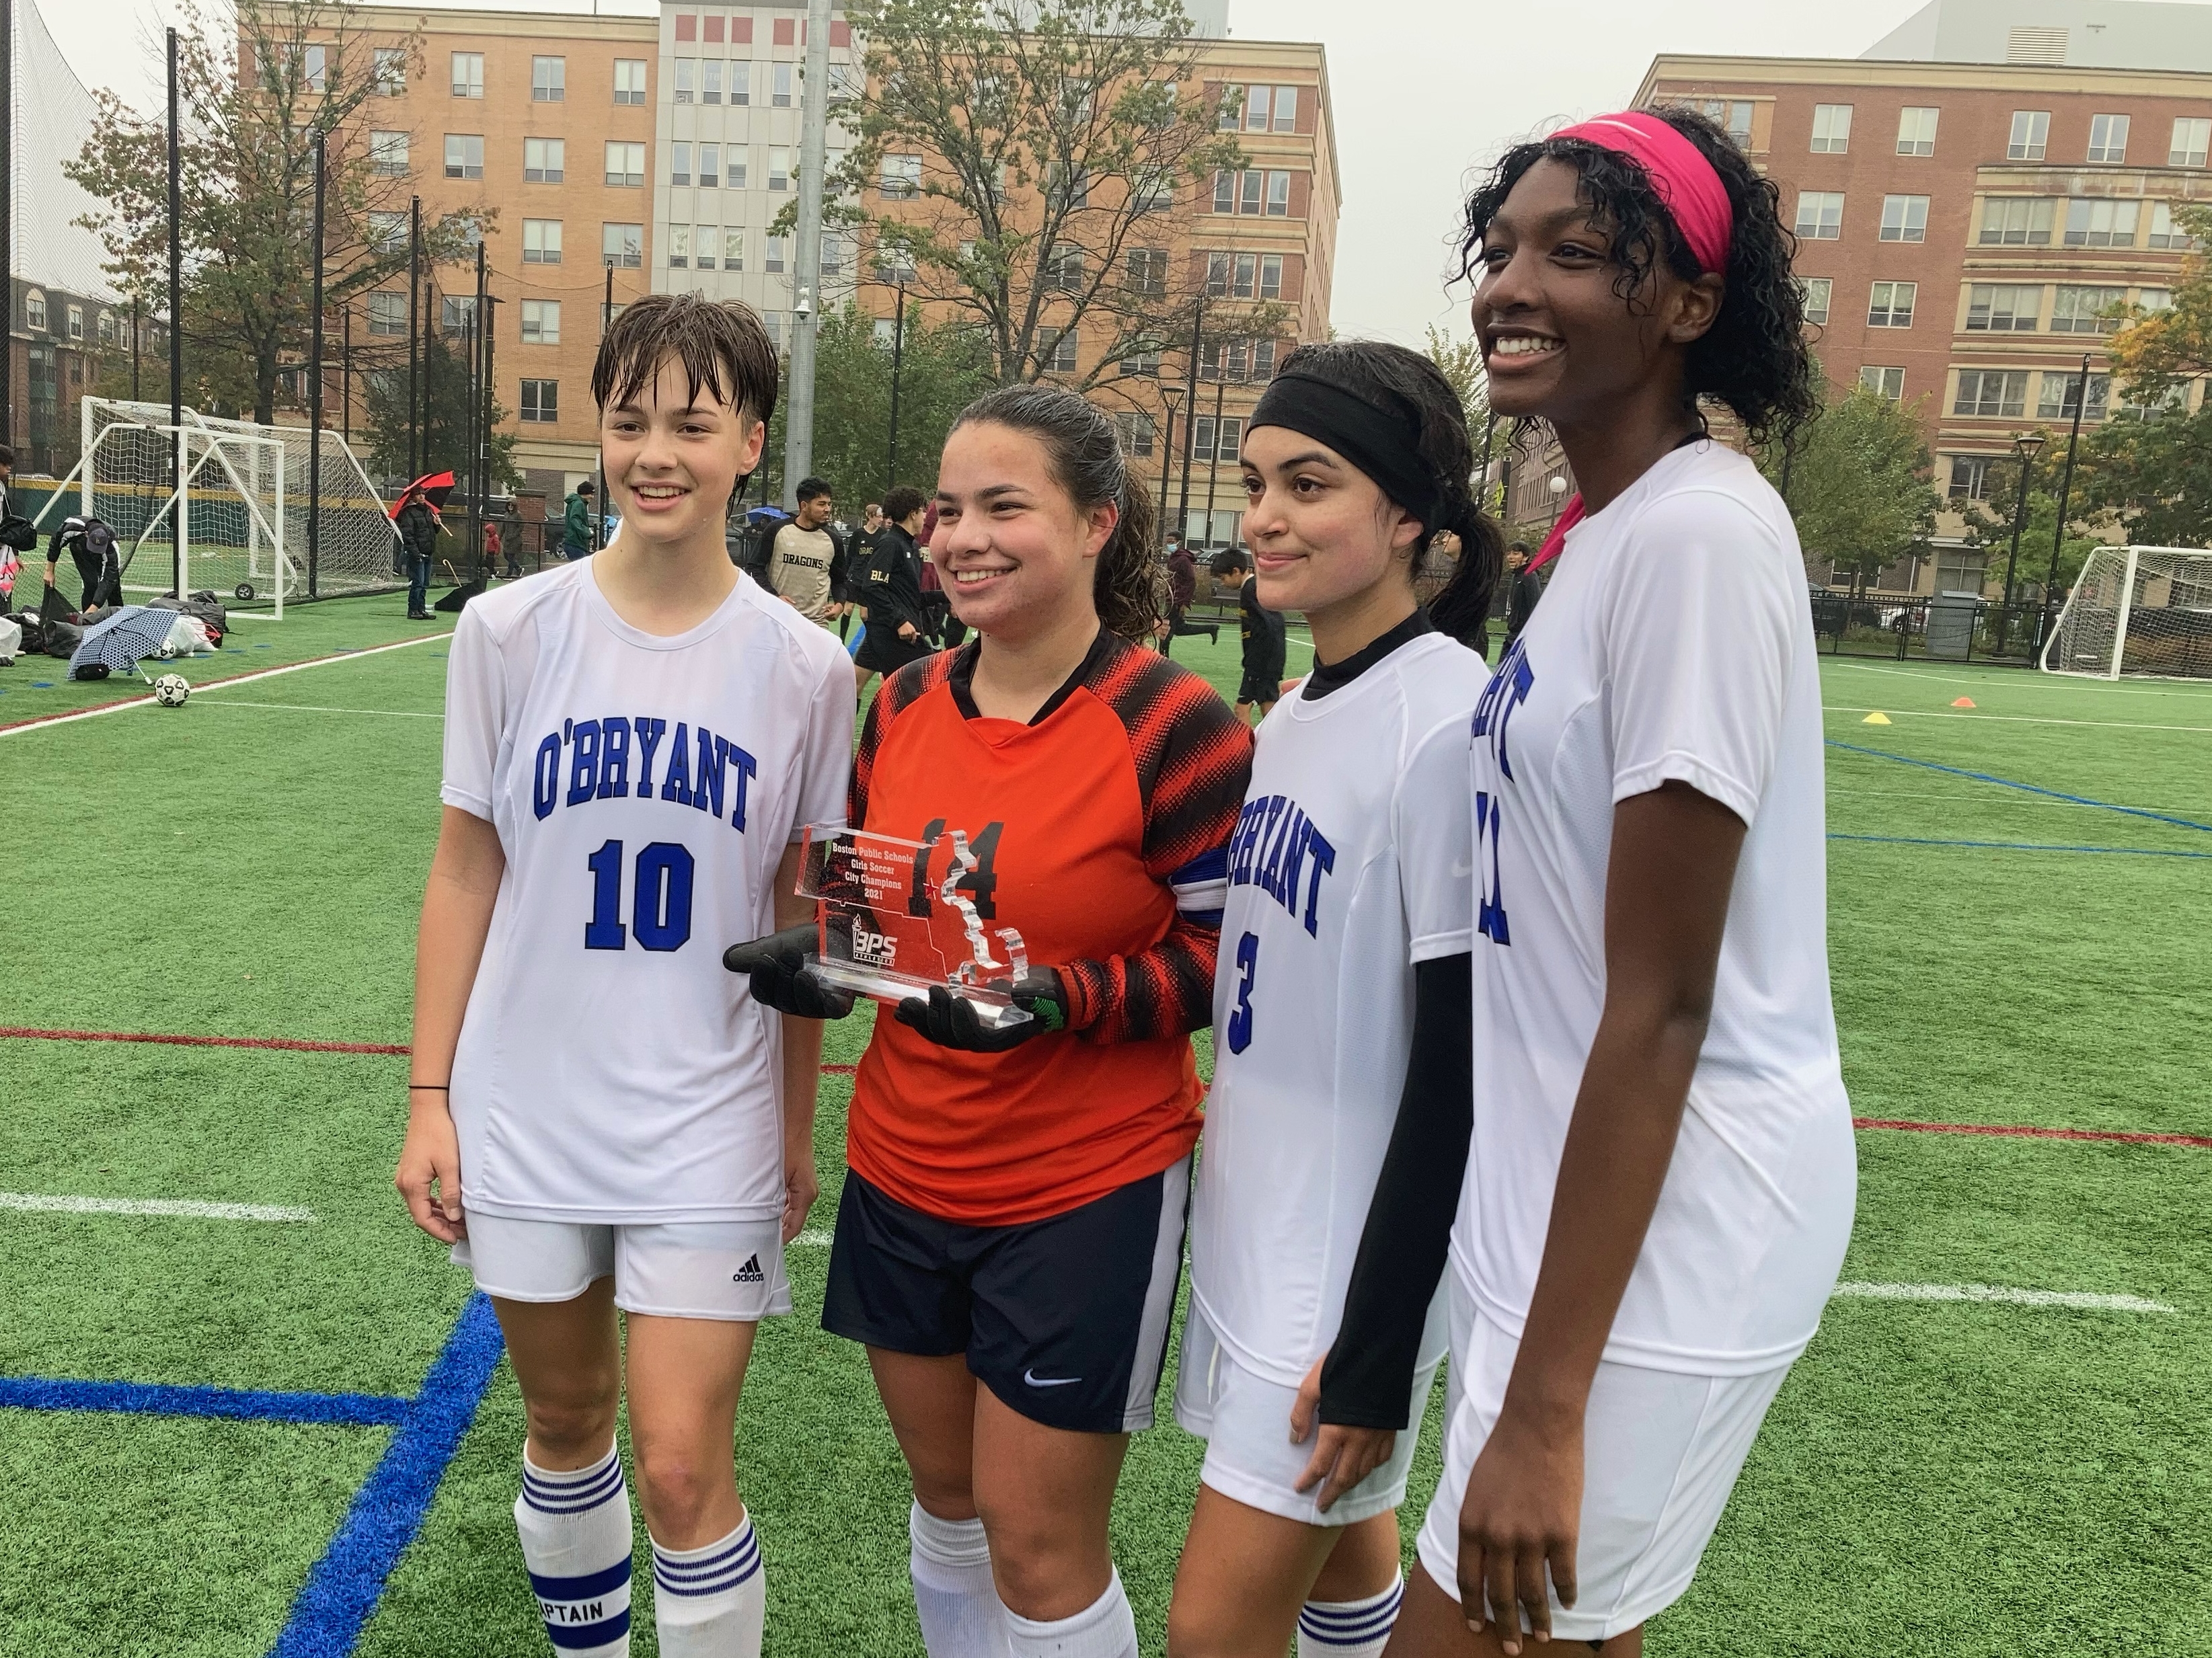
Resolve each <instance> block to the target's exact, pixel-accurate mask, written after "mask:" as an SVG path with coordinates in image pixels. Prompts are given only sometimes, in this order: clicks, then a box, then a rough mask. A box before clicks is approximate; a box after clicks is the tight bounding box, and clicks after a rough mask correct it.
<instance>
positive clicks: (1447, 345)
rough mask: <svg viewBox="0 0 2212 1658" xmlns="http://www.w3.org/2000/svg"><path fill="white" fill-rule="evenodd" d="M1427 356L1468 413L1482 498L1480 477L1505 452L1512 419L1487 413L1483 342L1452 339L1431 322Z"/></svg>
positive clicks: (1487, 381) (1478, 495) (1477, 493)
mask: <svg viewBox="0 0 2212 1658" xmlns="http://www.w3.org/2000/svg"><path fill="white" fill-rule="evenodd" d="M1427 332H1428V341H1429V343H1428V358H1429V361H1431V362H1432V363H1434V364H1436V366H1437V372H1438V373H1439V374H1442V375H1443V377H1444V379H1445V380H1449V382H1450V383H1451V389H1452V390H1453V391H1454V392H1457V393H1458V394H1459V404H1460V407H1461V408H1462V410H1465V411H1466V413H1467V441H1468V447H1469V448H1471V449H1473V450H1474V472H1475V498H1476V499H1477V500H1478V501H1482V500H1484V499H1485V497H1484V495H1483V490H1482V478H1483V474H1484V471H1486V468H1487V467H1488V466H1489V465H1490V463H1491V462H1492V461H1493V460H1496V459H1498V458H1499V457H1501V456H1503V455H1504V453H1505V451H1506V448H1507V446H1509V445H1510V443H1511V442H1512V440H1513V426H1514V422H1511V421H1493V420H1492V418H1491V415H1490V375H1489V373H1488V371H1487V370H1486V368H1485V367H1483V361H1482V342H1481V341H1480V340H1478V339H1464V340H1455V339H1454V338H1452V337H1451V336H1450V335H1449V334H1447V333H1446V332H1444V331H1443V330H1442V329H1440V328H1438V327H1437V325H1435V324H1434V323H1431V324H1430V325H1429V326H1428V330H1427Z"/></svg>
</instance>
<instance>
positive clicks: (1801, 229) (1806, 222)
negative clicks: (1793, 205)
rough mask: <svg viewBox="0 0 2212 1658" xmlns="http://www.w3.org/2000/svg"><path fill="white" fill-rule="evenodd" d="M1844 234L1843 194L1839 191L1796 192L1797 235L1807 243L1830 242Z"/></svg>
mask: <svg viewBox="0 0 2212 1658" xmlns="http://www.w3.org/2000/svg"><path fill="white" fill-rule="evenodd" d="M1843 234H1844V192H1843V191H1840V190H1801V191H1798V192H1797V235H1798V238H1799V240H1803V241H1808V242H1832V241H1835V240H1838V239H1839V238H1840V237H1841V236H1842V235H1843Z"/></svg>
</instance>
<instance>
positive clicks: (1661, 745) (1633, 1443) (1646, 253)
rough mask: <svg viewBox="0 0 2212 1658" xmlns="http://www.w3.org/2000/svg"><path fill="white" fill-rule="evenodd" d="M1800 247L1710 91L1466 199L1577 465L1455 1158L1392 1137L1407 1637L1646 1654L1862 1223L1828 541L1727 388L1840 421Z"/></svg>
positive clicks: (1509, 663) (1504, 736)
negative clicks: (1823, 623) (1758, 457)
mask: <svg viewBox="0 0 2212 1658" xmlns="http://www.w3.org/2000/svg"><path fill="white" fill-rule="evenodd" d="M1466 252H1467V264H1468V270H1469V271H1470V272H1471V273H1472V275H1473V276H1474V282H1475V291H1474V313H1473V320H1474V328H1475V331H1476V334H1477V336H1478V337H1479V338H1480V343H1481V346H1482V349H1483V352H1484V355H1485V361H1486V367H1487V369H1488V377H1489V386H1490V397H1491V404H1492V408H1493V409H1495V410H1497V411H1498V413H1499V414H1501V415H1504V416H1508V417H1511V418H1516V419H1541V420H1546V421H1548V422H1550V423H1551V425H1552V427H1553V430H1554V431H1556V432H1557V434H1559V442H1560V444H1561V446H1562V447H1563V448H1564V449H1565V452H1566V456H1567V459H1568V460H1569V462H1570V463H1571V465H1572V466H1573V469H1574V474H1575V477H1576V479H1577V482H1578V483H1579V484H1580V486H1581V494H1580V495H1577V496H1576V497H1575V498H1574V500H1573V501H1571V502H1570V503H1569V504H1568V507H1567V509H1566V511H1565V513H1564V514H1563V515H1562V516H1561V519H1560V521H1559V528H1558V529H1557V530H1556V531H1554V532H1553V535H1552V537H1551V538H1550V539H1549V540H1548V541H1547V543H1546V544H1545V547H1544V549H1543V550H1542V552H1541V554H1540V555H1539V557H1538V560H1537V562H1538V564H1539V565H1541V564H1544V563H1547V562H1548V563H1552V564H1553V566H1554V574H1553V576H1552V579H1551V583H1550V586H1549V587H1548V588H1547V591H1546V592H1545V595H1544V598H1543V602H1542V603H1541V604H1539V605H1537V607H1536V608H1535V610H1534V614H1533V615H1531V616H1530V617H1529V618H1528V623H1527V625H1526V626H1525V627H1524V628H1523V629H1522V630H1521V632H1520V633H1519V635H1517V636H1516V639H1515V640H1514V641H1513V643H1512V645H1511V647H1510V648H1509V649H1508V651H1507V653H1506V654H1505V656H1504V659H1503V660H1502V661H1501V662H1500V663H1499V665H1498V671H1497V673H1496V674H1495V675H1494V676H1493V677H1492V679H1491V680H1490V682H1489V684H1488V685H1487V687H1486V689H1485V690H1484V692H1483V695H1482V697H1481V700H1480V702H1479V703H1478V704H1477V705H1476V708H1475V711H1474V719H1473V720H1472V722H1471V731H1472V735H1473V739H1474V752H1473V756H1472V768H1471V769H1472V777H1471V779H1470V780H1469V785H1470V788H1471V793H1472V817H1473V821H1474V835H1473V836H1472V838H1471V839H1470V840H1468V841H1464V842H1462V844H1461V845H1460V846H1459V847H1457V848H1456V854H1455V855H1456V856H1457V857H1458V858H1459V859H1461V860H1462V861H1463V862H1467V863H1471V864H1472V865H1473V866H1474V871H1475V881H1476V884H1477V890H1476V895H1475V897H1476V902H1475V905H1474V933H1475V938H1474V947H1473V991H1474V995H1473V1002H1472V1005H1473V1013H1474V1029H1473V1032H1472V1041H1473V1046H1474V1052H1475V1053H1477V1054H1480V1064H1479V1065H1477V1066H1474V1072H1473V1078H1474V1088H1473V1125H1472V1135H1471V1140H1470V1143H1469V1149H1468V1152H1467V1156H1466V1175H1465V1180H1464V1183H1463V1188H1462V1189H1458V1190H1455V1191H1453V1192H1451V1193H1446V1192H1445V1191H1444V1190H1443V1189H1442V1187H1441V1184H1440V1183H1439V1182H1438V1181H1437V1180H1436V1179H1435V1178H1434V1177H1433V1173H1434V1171H1433V1169H1423V1168H1422V1167H1420V1166H1419V1160H1418V1159H1415V1160H1409V1163H1408V1164H1407V1166H1405V1167H1400V1166H1399V1165H1398V1151H1399V1149H1400V1148H1399V1147H1398V1145H1395V1143H1394V1145H1393V1147H1392V1156H1391V1160H1390V1165H1389V1166H1387V1167H1386V1168H1385V1170H1384V1172H1383V1177H1382V1180H1381V1182H1380V1189H1379V1190H1378V1193H1377V1197H1376V1204H1377V1205H1378V1206H1381V1205H1383V1204H1384V1203H1385V1202H1386V1201H1388V1202H1389V1203H1390V1204H1391V1205H1392V1206H1394V1207H1395V1208H1397V1209H1399V1210H1401V1212H1403V1213H1404V1214H1405V1215H1406V1216H1407V1217H1412V1216H1413V1215H1414V1214H1415V1213H1416V1212H1418V1215H1419V1219H1418V1220H1415V1219H1412V1218H1408V1219H1407V1222H1406V1226H1407V1232H1408V1234H1409V1236H1415V1237H1418V1238H1426V1237H1432V1236H1436V1235H1437V1234H1439V1233H1441V1232H1442V1231H1443V1224H1444V1223H1443V1217H1444V1216H1445V1215H1446V1214H1448V1213H1449V1212H1450V1211H1451V1210H1452V1209H1453V1208H1454V1207H1455V1206H1456V1207H1457V1210H1458V1214H1457V1218H1456V1220H1455V1221H1454V1222H1452V1223H1451V1225H1450V1229H1449V1230H1450V1246H1449V1257H1450V1260H1451V1265H1452V1268H1453V1270H1452V1272H1451V1273H1450V1274H1449V1291H1450V1309H1449V1311H1450V1326H1451V1355H1452V1363H1451V1371H1450V1376H1451V1383H1452V1388H1451V1391H1452V1394H1453V1395H1454V1397H1453V1402H1452V1413H1451V1422H1450V1427H1449V1431H1448V1434H1447V1439H1446V1444H1445V1448H1444V1473H1443V1479H1442V1481H1441V1483H1440V1484H1439V1485H1438V1488H1437V1495H1436V1499H1435V1501H1434V1502H1433V1503H1432V1504H1431V1507H1430V1509H1429V1512H1428V1516H1427V1519H1426V1521H1425V1523H1424V1525H1423V1527H1422V1529H1421V1533H1420V1540H1419V1559H1420V1564H1421V1567H1422V1570H1421V1571H1420V1572H1419V1573H1418V1574H1416V1576H1415V1579H1414V1582H1413V1583H1412V1584H1411V1585H1409V1587H1408V1588H1407V1594H1406V1599H1405V1606H1404V1608H1403V1611H1402V1613H1401V1617H1400V1619H1399V1623H1398V1627H1397V1630H1396V1631H1395V1634H1394V1636H1393V1637H1392V1641H1391V1644H1390V1647H1389V1651H1390V1652H1391V1653H1392V1654H1394V1655H1399V1658H1411V1655H1424V1658H1425V1655H1437V1658H1445V1655H1454V1658H1457V1655H1478V1654H1479V1655H1486V1658H1495V1655H1499V1654H1504V1655H1515V1654H1518V1653H1520V1652H1522V1650H1523V1649H1524V1646H1525V1644H1526V1643H1527V1642H1528V1639H1529V1638H1530V1637H1532V1636H1533V1637H1534V1639H1536V1640H1538V1641H1558V1640H1561V1639H1565V1640H1570V1641H1572V1642H1575V1643H1587V1644H1588V1645H1589V1646H1590V1647H1598V1646H1602V1647H1603V1648H1604V1649H1605V1650H1606V1652H1607V1655H1608V1658H1613V1655H1616V1654H1624V1653H1625V1654H1628V1655H1634V1654H1635V1653H1637V1652H1638V1651H1640V1650H1641V1649H1642V1631H1643V1625H1644V1622H1645V1620H1647V1619H1650V1617H1651V1616H1652V1615H1653V1614H1654V1613H1656V1612H1659V1611H1661V1610H1662V1608H1664V1607H1665V1606H1668V1605H1669V1604H1671V1603H1672V1602H1673V1601H1674V1600H1676V1599H1677V1598H1678V1597H1680V1595H1681V1594H1682V1593H1683V1592H1684V1591H1685V1590H1686V1588H1688V1587H1689V1585H1690V1582H1691V1578H1692V1575H1693V1574H1694V1572H1695V1571H1696V1570H1697V1566H1698V1562H1699V1557H1700V1556H1701V1554H1702V1553H1703V1552H1704V1549H1705V1544H1706V1541H1707V1540H1709V1539H1710V1538H1711V1535H1712V1532H1713V1528H1714V1527H1715V1525H1716V1524H1717V1522H1718V1521H1719V1518H1720V1515H1721V1511H1722V1509H1723V1507H1724V1506H1725V1505H1726V1503H1727V1501H1728V1497H1729V1491H1730V1490H1731V1489H1732V1488H1733V1486H1734V1485H1735V1479H1736V1476H1737V1474H1738V1473H1739V1472H1740V1471H1741V1468H1742V1467H1743V1464H1744V1460H1745V1458H1746V1456H1747V1455H1748V1454H1749V1452H1750V1449H1751V1446H1752V1443H1753V1440H1754V1438H1755V1437H1756V1436H1757V1434H1758V1431H1759V1424H1760V1422H1761V1421H1762V1420H1763V1419H1764V1418H1765V1413H1766V1410H1767V1407H1768V1406H1769V1405H1770V1404H1771V1402H1772V1401H1773V1399H1774V1397H1775V1394H1777V1392H1778V1390H1779V1389H1780V1388H1781V1386H1782V1383H1783V1381H1784V1377H1785V1376H1787V1375H1788V1374H1789V1370H1790V1364H1791V1363H1792V1362H1793V1361H1794V1360H1795V1359H1796V1357H1797V1355H1798V1354H1799V1353H1800V1352H1802V1351H1803V1350H1804V1347H1805V1345H1806V1343H1807V1342H1808V1340H1809V1339H1811V1337H1812V1335H1813V1333H1814V1329H1815V1328H1816V1327H1818V1325H1819V1322H1820V1311H1821V1309H1822V1307H1823V1306H1824V1305H1825V1303H1826V1300H1827V1297H1828V1295H1829V1292H1830V1291H1831V1290H1832V1288H1833V1286H1834V1284H1835V1279H1836V1274H1837V1271H1838V1267H1839V1266H1840V1265H1841V1263H1842V1260H1843V1254H1844V1244H1845V1242H1846V1241H1847V1240H1848V1238H1849V1236H1850V1225H1851V1214H1852V1208H1853V1205H1854V1202H1855V1197H1856V1187H1857V1173H1856V1166H1855V1154H1854V1148H1853V1144H1852V1137H1851V1123H1850V1103H1849V1101H1848V1100H1847V1099H1846V1097H1845V1096H1844V1085H1843V1078H1842V1074H1841V1072H1840V1069H1839V1067H1838V1058H1837V1048H1836V1027H1835V1018H1834V1015H1833V1012H1832V1009H1831V1005H1830V1000H1829V988H1828V965H1827V948H1826V890H1825V870H1826V846H1825V841H1826V825H1825V822H1824V817H1823V811H1824V802H1823V785H1822V775H1821V746H1820V744H1821V726H1820V681H1819V675H1818V669H1817V659H1816V657H1815V655H1814V638H1813V629H1812V619H1811V616H1810V613H1809V610H1808V604H1807V600H1806V593H1805V578H1804V567H1803V562H1802V557H1801V555H1800V553H1799V550H1798V545H1797V537H1796V531H1795V530H1794V529H1793V527H1792V526H1791V524H1790V515H1789V513H1788V511H1787V510H1786V509H1785V508H1784V506H1783V504H1782V501H1780V499H1779V498H1778V496H1777V495H1775V493H1774V491H1773V490H1772V489H1770V488H1769V487H1768V486H1767V484H1766V483H1765V480H1764V479H1763V478H1761V477H1760V476H1759V472H1758V471H1757V470H1756V469H1755V468H1754V467H1753V465H1752V464H1751V463H1750V461H1748V460H1747V459H1745V458H1744V457H1743V456H1742V455H1741V454H1739V453H1737V452H1735V451H1733V450H1731V449H1729V448H1727V447H1725V446H1723V445H1722V444H1720V443H1718V442H1717V441H1716V440H1713V438H1712V437H1711V435H1710V434H1709V433H1708V432H1707V430H1706V425H1705V417H1704V415H1703V414H1702V412H1701V409H1702V406H1703V405H1705V404H1717V405H1719V406H1721V407H1723V408H1725V409H1726V410H1729V412H1730V413H1732V414H1733V415H1734V416H1735V418H1736V420H1737V421H1738V422H1740V423H1741V427H1742V428H1744V429H1745V430H1746V431H1747V432H1748V433H1750V434H1752V435H1753V436H1754V437H1758V436H1762V435H1765V434H1787V432H1788V431H1789V430H1790V428H1791V427H1792V426H1793V425H1795V424H1796V422H1799V421H1801V420H1802V419H1803V418H1805V417H1806V416H1808V414H1810V413H1811V412H1812V397H1811V392H1810V391H1809V386H1810V380H1809V377H1808V361H1807V355H1806V349H1805V345H1804V343H1803V340H1802V335H1801V331H1800V323H1801V316H1800V312H1799V307H1798V301H1797V296H1796V288H1795V286H1794V284H1793V282H1792V281H1791V279H1790V254H1791V252H1792V240H1791V238H1790V235H1789V234H1788V233H1787V232H1786V231H1785V230H1784V228H1782V224H1781V222H1780V218H1779V215H1778V203H1777V197H1776V192H1775V189H1774V186H1773V185H1771V184H1770V183H1768V182H1767V181H1766V180H1765V179H1762V178H1760V177H1759V174H1758V173H1756V172H1755V171H1754V169H1753V167H1752V166H1751V164H1750V163H1749V162H1748V161H1747V160H1745V158H1744V157H1743V156H1742V155H1741V153H1740V152H1739V151H1738V150H1737V149H1736V148H1735V145H1734V144H1733V143H1730V142H1729V138H1728V137H1727V136H1726V135H1725V134H1724V133H1723V132H1722V131H1720V130H1719V129H1718V128H1717V127H1716V126H1715V125H1713V124H1712V123H1711V122H1710V121H1708V120H1706V119H1705V118H1703V117H1702V116H1699V115H1697V114H1694V113H1692V112H1687V111H1682V110H1674V109H1667V110H1661V111H1656V112H1651V111H1638V112H1626V113H1622V114H1617V115H1607V116H1603V117H1601V118H1597V119H1595V120H1591V121H1586V122H1583V123H1582V124H1581V125H1577V126H1573V127H1570V128H1568V129H1567V130H1566V131H1563V132H1559V133H1557V134H1554V135H1553V137H1549V138H1547V139H1545V140H1543V141H1542V142H1541V143H1530V144H1523V145H1521V146H1519V147H1517V148H1516V149H1513V150H1511V151H1510V152H1509V153H1508V154H1507V155H1506V156H1505V157H1504V160H1503V161H1500V162H1499V163H1498V167H1497V168H1496V169H1495V170H1494V171H1493V173H1492V175H1491V177H1490V178H1489V179H1488V180H1487V181H1486V183H1485V184H1484V185H1482V186H1481V187H1480V189H1479V190H1477V191H1476V192H1475V194H1474V197H1473V199H1472V200H1471V201H1470V202H1469V203H1468V219H1467V244H1466ZM1416 1149H1419V1148H1416ZM1430 1161H1431V1163H1432V1162H1433V1157H1431V1159H1430ZM1411 1252H1412V1254H1413V1255H1415V1256H1417V1257H1419V1259H1422V1260H1425V1259H1426V1258H1427V1256H1426V1254H1425V1253H1424V1247H1423V1246H1422V1245H1419V1244H1418V1243H1417V1244H1415V1245H1413V1246H1411ZM1403 1317H1404V1315H1401V1321H1402V1319H1403ZM1347 1321H1349V1315H1348V1319H1347Z"/></svg>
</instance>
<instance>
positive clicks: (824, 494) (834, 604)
mask: <svg viewBox="0 0 2212 1658" xmlns="http://www.w3.org/2000/svg"><path fill="white" fill-rule="evenodd" d="M798 494H799V510H798V512H797V513H794V514H793V517H792V519H791V520H790V522H788V523H787V524H785V525H781V527H779V528H778V529H777V531H776V532H775V540H774V541H773V542H771V543H770V544H769V555H768V580H766V581H765V582H763V584H762V585H763V586H765V587H766V588H767V589H768V590H769V592H772V593H775V595H776V596H777V597H778V598H783V599H786V600H787V601H789V603H790V604H791V607H792V608H793V610H797V611H798V612H799V615H801V616H805V618H806V619H807V620H808V621H810V622H819V623H825V624H826V623H830V622H833V621H835V620H836V618H837V617H838V616H840V615H842V613H843V611H844V608H845V607H844V604H842V601H841V599H840V594H841V593H842V590H843V588H844V586H845V554H844V550H843V549H842V548H841V547H839V546H838V544H837V539H836V536H835V535H833V534H832V533H831V532H830V529H829V519H830V516H831V514H832V513H835V512H836V501H834V500H833V499H832V498H831V496H830V494H829V485H828V484H826V483H823V481H822V480H821V479H820V478H806V479H805V480H803V481H802V482H801V483H799V491H798Z"/></svg>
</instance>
